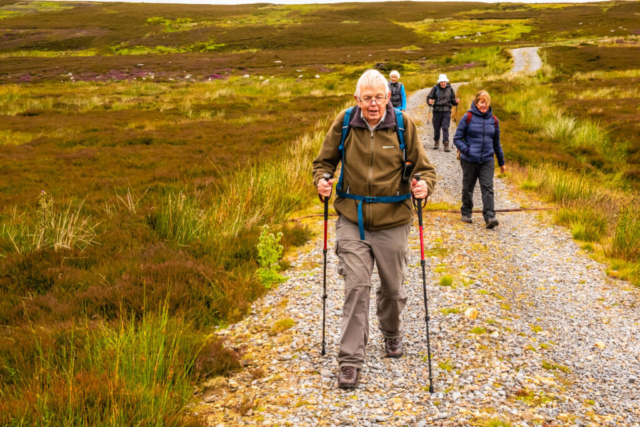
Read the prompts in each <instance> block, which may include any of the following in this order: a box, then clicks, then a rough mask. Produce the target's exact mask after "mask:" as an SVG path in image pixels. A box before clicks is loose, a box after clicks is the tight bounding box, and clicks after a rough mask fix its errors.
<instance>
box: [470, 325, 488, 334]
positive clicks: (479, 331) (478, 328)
mask: <svg viewBox="0 0 640 427" xmlns="http://www.w3.org/2000/svg"><path fill="white" fill-rule="evenodd" d="M470 332H471V333H472V334H477V335H481V334H486V333H487V330H486V329H485V328H483V327H481V326H476V327H475V328H473V329H472V330H471V331H470Z"/></svg>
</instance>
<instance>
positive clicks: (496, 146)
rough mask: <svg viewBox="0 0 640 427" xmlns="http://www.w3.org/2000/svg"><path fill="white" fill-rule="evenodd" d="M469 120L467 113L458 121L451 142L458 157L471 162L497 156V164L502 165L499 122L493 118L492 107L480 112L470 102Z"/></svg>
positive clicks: (481, 161) (483, 160)
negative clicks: (458, 152) (458, 154)
mask: <svg viewBox="0 0 640 427" xmlns="http://www.w3.org/2000/svg"><path fill="white" fill-rule="evenodd" d="M468 113H471V120H470V121H469V124H467V114H464V115H462V117H460V120H459V121H458V128H457V129H456V135H455V136H454V137H453V143H454V144H455V146H456V147H457V148H458V150H460V158H461V159H462V160H466V161H468V162H471V163H484V162H487V161H489V160H491V159H492V158H493V156H494V155H495V156H496V157H498V165H499V166H503V165H504V153H503V152H502V145H500V123H499V122H498V120H496V119H494V118H493V109H492V108H491V107H489V110H487V112H486V113H484V114H483V113H481V112H480V110H478V107H476V104H475V103H471V108H470V109H469V111H468Z"/></svg>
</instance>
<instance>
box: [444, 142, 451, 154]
mask: <svg viewBox="0 0 640 427" xmlns="http://www.w3.org/2000/svg"><path fill="white" fill-rule="evenodd" d="M444 151H445V152H447V153H448V152H450V151H451V150H449V144H444Z"/></svg>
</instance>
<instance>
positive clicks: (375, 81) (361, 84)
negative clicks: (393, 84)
mask: <svg viewBox="0 0 640 427" xmlns="http://www.w3.org/2000/svg"><path fill="white" fill-rule="evenodd" d="M365 87H372V88H378V87H383V88H384V93H385V95H386V93H387V91H388V88H387V79H385V78H384V76H383V75H382V74H380V71H378V70H373V69H371V70H367V71H365V72H364V73H363V74H362V75H361V76H360V78H359V79H358V84H356V92H355V93H354V95H355V96H356V97H358V98H360V92H361V91H362V89H364V88H365Z"/></svg>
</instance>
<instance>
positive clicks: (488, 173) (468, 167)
mask: <svg viewBox="0 0 640 427" xmlns="http://www.w3.org/2000/svg"><path fill="white" fill-rule="evenodd" d="M460 166H462V208H461V209H460V210H461V211H462V216H469V217H470V216H471V212H472V211H473V190H474V189H475V187H476V181H478V180H480V190H481V191H482V216H484V220H485V221H489V220H490V219H491V218H495V216H496V212H495V210H494V207H493V171H494V169H495V160H494V159H491V160H489V161H487V162H484V163H472V162H468V161H466V160H460Z"/></svg>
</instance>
